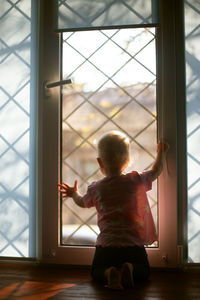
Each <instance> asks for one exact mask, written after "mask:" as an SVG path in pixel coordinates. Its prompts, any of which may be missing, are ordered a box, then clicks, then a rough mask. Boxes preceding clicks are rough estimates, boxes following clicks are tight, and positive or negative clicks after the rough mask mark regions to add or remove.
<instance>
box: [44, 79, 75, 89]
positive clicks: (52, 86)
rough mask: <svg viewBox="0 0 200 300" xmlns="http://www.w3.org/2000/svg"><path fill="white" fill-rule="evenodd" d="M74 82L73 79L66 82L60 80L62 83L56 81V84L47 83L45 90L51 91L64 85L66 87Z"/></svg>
mask: <svg viewBox="0 0 200 300" xmlns="http://www.w3.org/2000/svg"><path fill="white" fill-rule="evenodd" d="M71 83H72V81H71V79H66V80H60V81H55V82H49V83H48V82H46V83H45V88H46V89H51V88H54V87H57V86H62V85H65V84H71Z"/></svg>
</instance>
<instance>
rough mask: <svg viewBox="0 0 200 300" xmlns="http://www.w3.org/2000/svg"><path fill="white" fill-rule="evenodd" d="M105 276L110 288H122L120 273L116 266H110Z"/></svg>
mask: <svg viewBox="0 0 200 300" xmlns="http://www.w3.org/2000/svg"><path fill="white" fill-rule="evenodd" d="M105 277H106V279H107V282H108V285H107V286H108V288H109V289H112V290H122V289H123V287H122V285H121V282H120V274H119V272H118V270H117V269H116V268H115V267H110V268H108V269H106V271H105Z"/></svg>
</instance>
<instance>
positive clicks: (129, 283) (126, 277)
mask: <svg viewBox="0 0 200 300" xmlns="http://www.w3.org/2000/svg"><path fill="white" fill-rule="evenodd" d="M121 283H122V285H123V287H124V288H132V287H134V281H133V265H132V264H131V263H128V262H125V263H124V264H123V265H122V268H121Z"/></svg>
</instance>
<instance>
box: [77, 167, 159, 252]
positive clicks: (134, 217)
mask: <svg viewBox="0 0 200 300" xmlns="http://www.w3.org/2000/svg"><path fill="white" fill-rule="evenodd" d="M151 187H152V179H151V172H150V171H148V172H143V173H141V174H138V173H137V172H135V171H133V172H131V173H128V174H126V175H120V176H113V177H104V178H103V179H101V180H99V181H97V182H93V183H92V184H91V185H90V186H89V187H88V191H87V193H86V195H84V196H83V202H84V204H85V206H86V207H92V206H95V207H96V210H97V218H98V226H99V229H100V234H99V235H98V237H97V241H96V246H102V247H128V246H143V245H151V244H152V243H153V242H154V241H156V240H157V234H156V229H155V225H154V221H153V217H152V214H151V210H150V207H149V203H148V199H147V195H146V191H148V190H150V189H151Z"/></svg>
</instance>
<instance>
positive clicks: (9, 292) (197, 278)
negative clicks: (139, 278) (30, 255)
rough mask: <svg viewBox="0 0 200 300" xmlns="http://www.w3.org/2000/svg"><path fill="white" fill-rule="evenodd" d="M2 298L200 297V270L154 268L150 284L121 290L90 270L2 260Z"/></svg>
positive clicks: (146, 299)
mask: <svg viewBox="0 0 200 300" xmlns="http://www.w3.org/2000/svg"><path fill="white" fill-rule="evenodd" d="M0 299H20V300H33V299H38V300H44V299H69V300H72V299H73V300H77V299H102V300H104V299H114V300H117V299H123V300H126V299H145V300H148V299H151V300H153V299H159V300H160V299H167V300H169V299H181V300H183V299H198V300H200V273H198V272H182V271H152V274H151V277H150V279H149V281H148V282H147V283H145V284H140V285H139V284H138V285H136V286H135V287H134V288H133V289H131V290H124V291H120V292H118V291H111V290H108V289H107V288H106V287H102V286H99V285H96V284H94V283H93V282H92V281H91V278H90V271H89V270H88V269H78V268H73V269H72V268H63V267H58V266H57V267H55V266H40V265H30V264H6V263H0Z"/></svg>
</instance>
